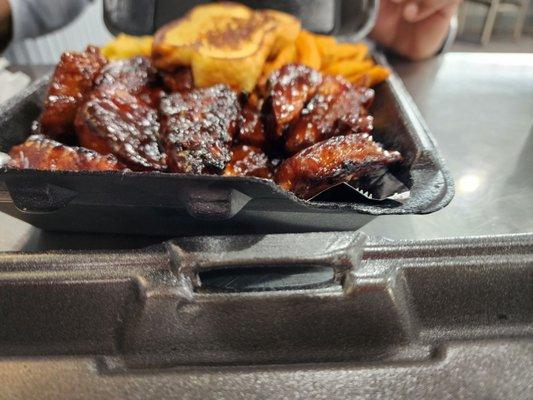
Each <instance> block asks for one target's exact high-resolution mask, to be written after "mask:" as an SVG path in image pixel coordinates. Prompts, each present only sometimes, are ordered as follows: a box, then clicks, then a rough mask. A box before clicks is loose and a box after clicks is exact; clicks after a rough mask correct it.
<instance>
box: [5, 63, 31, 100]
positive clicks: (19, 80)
mask: <svg viewBox="0 0 533 400" xmlns="http://www.w3.org/2000/svg"><path fill="white" fill-rule="evenodd" d="M8 65H9V63H8V61H7V60H6V59H5V58H0V88H2V90H0V104H2V103H4V102H5V101H7V100H8V99H10V98H11V97H13V96H14V95H16V94H17V93H19V92H20V91H21V90H23V89H24V88H25V87H26V86H28V85H29V84H30V81H31V79H30V77H29V76H28V75H26V74H25V73H23V72H9V71H7V70H6V68H7V66H8Z"/></svg>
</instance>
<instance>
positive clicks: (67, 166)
mask: <svg viewBox="0 0 533 400" xmlns="http://www.w3.org/2000/svg"><path fill="white" fill-rule="evenodd" d="M9 155H10V156H11V161H10V163H9V166H10V167H13V168H21V169H41V170H50V171H119V170H123V169H125V166H124V165H123V164H121V163H120V162H119V161H118V160H117V159H116V157H115V156H114V155H112V154H107V155H102V154H99V153H97V152H95V151H92V150H88V149H84V148H83V147H69V146H65V145H63V144H61V143H59V142H56V141H55V140H52V139H48V138H46V137H44V136H42V135H33V136H30V137H29V138H28V139H27V140H26V141H25V142H24V143H22V144H20V145H18V146H14V147H13V148H12V149H11V151H10V152H9Z"/></svg>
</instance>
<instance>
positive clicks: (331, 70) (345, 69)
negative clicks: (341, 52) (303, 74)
mask: <svg viewBox="0 0 533 400" xmlns="http://www.w3.org/2000/svg"><path fill="white" fill-rule="evenodd" d="M373 66H374V63H373V62H372V61H371V60H363V61H359V60H346V61H337V62H335V63H333V64H330V65H329V66H327V67H326V68H324V69H323V70H322V71H323V72H325V73H326V74H331V75H343V76H351V75H357V74H360V73H361V72H365V71H367V70H369V69H370V68H372V67H373Z"/></svg>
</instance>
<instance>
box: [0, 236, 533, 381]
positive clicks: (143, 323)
mask: <svg viewBox="0 0 533 400" xmlns="http://www.w3.org/2000/svg"><path fill="white" fill-rule="evenodd" d="M532 268H533V236H532V235H530V234H526V235H508V236H501V237H498V236H492V237H481V238H460V239H446V240H431V241H390V240H383V239H368V238H367V237H366V236H365V235H364V234H361V233H354V232H323V233H305V234H281V235H239V236H219V237H216V236H209V237H187V238H179V239H175V240H171V241H169V242H166V243H163V244H160V245H156V246H152V247H149V248H146V249H140V250H129V251H116V250H112V251H84V252H60V253H54V252H48V253H33V254H32V253H0V312H1V316H2V329H0V357H2V356H10V355H11V356H28V355H39V356H45V357H50V356H52V355H74V354H90V355H100V356H102V358H101V361H102V363H101V364H100V365H101V367H102V368H103V369H104V370H107V371H109V370H111V371H117V370H131V369H147V368H148V369H151V368H156V369H157V368H160V367H170V366H177V365H187V366H191V365H210V366H214V365H258V364H263V365H264V364H278V365H279V364H295V363H313V364H316V363H325V362H343V363H351V362H375V363H379V365H385V366H387V367H388V368H392V367H391V366H392V365H394V364H395V363H406V362H410V363H416V365H419V368H420V369H421V370H422V369H423V368H424V365H426V366H427V364H428V363H431V362H435V361H436V360H439V358H441V357H443V355H442V354H441V353H440V351H439V349H441V348H442V346H443V345H446V344H449V343H450V342H454V341H455V342H456V341H474V340H477V341H482V342H485V343H486V341H490V340H504V339H507V341H510V340H512V339H513V338H514V339H520V338H522V339H527V338H529V339H531V338H532V335H533V325H532V323H533V297H532V296H531V293H532V292H531V289H532V287H533V280H532V277H533V269H532ZM471 346H472V345H471ZM421 370H419V371H418V372H417V376H419V374H421V373H422V372H421ZM436 378H440V377H439V374H437V375H436ZM522 383H523V382H522Z"/></svg>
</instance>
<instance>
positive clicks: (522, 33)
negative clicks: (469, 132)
mask: <svg viewBox="0 0 533 400" xmlns="http://www.w3.org/2000/svg"><path fill="white" fill-rule="evenodd" d="M528 3H529V0H467V1H463V3H462V5H461V8H460V10H459V14H458V18H457V21H458V32H457V38H456V41H455V44H454V45H453V47H452V48H451V50H452V51H483V52H510V53H511V52H512V53H515V52H533V7H531V6H530V5H529V4H528ZM111 37H112V35H111V34H110V33H109V31H108V30H107V29H106V27H105V25H104V23H103V19H102V0H95V2H94V3H93V4H92V5H91V6H90V7H88V8H87V9H86V10H85V11H84V12H83V13H82V14H81V15H80V16H79V17H78V18H76V20H75V21H73V22H72V23H71V24H69V25H68V26H67V27H65V28H63V29H61V30H59V31H56V32H54V33H51V34H49V35H46V36H44V37H40V38H38V39H28V40H25V41H23V42H22V43H17V44H15V45H12V46H11V47H10V48H8V49H7V51H6V52H5V54H4V55H3V56H4V57H6V58H7V59H8V60H9V61H10V62H11V63H12V64H19V65H20V64H21V65H27V64H34V65H38V64H53V63H55V62H56V61H57V59H58V58H59V56H60V54H61V53H62V52H63V51H65V50H81V49H82V48H84V47H85V46H86V45H87V44H89V43H91V44H95V45H101V44H104V43H106V42H107V41H109V40H110V39H111Z"/></svg>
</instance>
